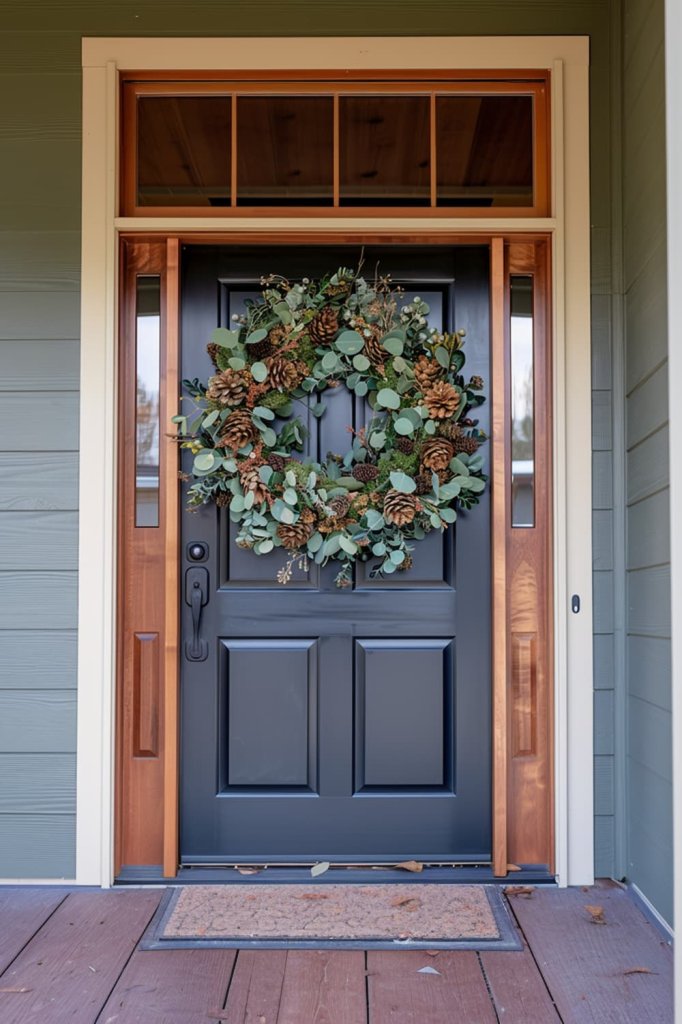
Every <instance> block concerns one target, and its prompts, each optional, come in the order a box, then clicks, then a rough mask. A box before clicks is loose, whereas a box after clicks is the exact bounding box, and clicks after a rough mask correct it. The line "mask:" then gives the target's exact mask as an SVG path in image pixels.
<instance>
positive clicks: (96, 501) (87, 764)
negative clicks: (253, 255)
mask: <svg viewBox="0 0 682 1024" xmlns="http://www.w3.org/2000/svg"><path fill="white" fill-rule="evenodd" d="M414 47H415V40H414V39H410V38H407V37H406V38H404V39H399V38H393V37H391V38H380V37H371V38H370V37H367V38H353V39H349V38H345V39H344V38H327V39H320V38H315V39H289V40H288V42H287V47H286V48H283V47H282V46H281V40H279V39H276V38H274V39H265V38H259V39H226V38H208V39H206V38H204V39H198V38H191V39H180V38H174V39H169V38H125V39H121V38H119V39H117V38H103V39H85V40H84V41H83V186H82V225H83V227H82V255H81V281H82V288H81V338H82V339H83V342H82V346H81V405H80V460H81V472H80V489H79V508H80V533H79V545H80V546H79V608H78V629H79V645H78V735H77V818H76V864H77V870H76V877H75V881H76V882H77V883H79V884H88V885H109V884H111V881H112V879H113V876H114V872H113V862H114V843H113V833H114V810H113V808H114V789H115V786H114V772H115V752H114V740H115V719H116V715H115V693H116V685H115V681H116V671H117V662H116V650H115V647H116V645H115V636H116V631H117V617H116V607H115V601H116V571H115V567H116V510H115V499H116V429H117V428H116V424H117V404H116V393H115V380H116V352H117V340H116V339H117V317H118V307H117V287H118V271H119V263H118V259H119V255H118V254H119V237H120V235H122V234H129V233H133V232H137V233H138V234H141V233H144V232H146V233H147V234H148V235H149V234H156V233H160V234H161V236H162V237H166V236H167V235H172V234H173V233H175V235H176V236H179V235H180V233H187V235H188V236H189V234H190V233H195V234H196V235H198V236H202V235H204V234H205V233H207V232H215V230H216V227H217V226H218V225H217V224H216V221H215V220H213V221H208V220H207V219H205V218H201V217H192V218H175V219H173V218H168V219H153V218H141V217H140V218H123V217H120V216H118V208H117V201H118V195H119V189H118V180H117V174H118V159H117V140H118V99H119V76H120V74H121V73H123V72H125V71H129V70H134V69H138V70H139V69H147V70H148V71H150V72H154V71H167V70H170V69H175V70H177V71H178V72H181V73H182V72H190V71H195V70H198V71H209V70H216V69H217V70H221V69H230V68H232V69H251V70H254V69H263V68H269V69H293V68H295V69H306V68H308V69H312V68H319V67H320V66H327V67H334V66H343V67H344V68H349V69H355V70H363V69H366V68H368V67H370V68H371V67H373V68H391V69H398V68H402V69H409V68H412V67H414V53H415V49H414ZM418 52H419V59H420V64H421V66H422V67H431V68H434V67H436V68H452V69H455V68H457V67H460V68H466V67H471V66H475V67H476V68H479V69H483V68H489V69H491V70H494V69H499V68H506V69H510V70H512V71H514V70H519V69H527V68H549V69H550V70H551V106H552V112H553V118H552V126H551V161H552V167H551V181H552V197H551V216H549V217H546V218H538V219H533V220H524V221H521V220H519V219H518V218H515V219H513V220H511V219H508V218H507V219H499V220H498V219H491V220H490V221H488V222H487V223H486V224H485V225H484V227H485V231H486V232H488V233H491V232H492V233H496V234H498V235H504V234H505V233H506V232H517V231H519V230H520V229H523V230H524V231H536V232H539V233H543V234H544V233H548V234H549V235H551V240H552V241H551V251H552V252H551V256H552V266H553V285H552V291H553V293H552V328H553V338H554V353H553V355H554V371H553V398H554V401H553V408H554V411H555V419H554V426H553V438H552V441H553V450H554V458H555V475H554V481H553V512H554V538H555V546H554V555H553V566H554V621H553V640H554V645H555V658H554V670H555V675H554V688H553V692H554V706H555V715H554V745H555V766H554V767H555V772H554V778H555V791H556V792H555V832H556V878H557V881H558V882H559V884H560V885H566V884H572V885H577V884H588V883H589V882H590V881H591V880H592V879H593V867H594V853H593V835H594V831H593V830H594V820H593V735H592V718H593V709H592V702H593V686H592V599H591V595H592V547H591V479H590V474H589V472H586V471H585V467H586V465H588V458H589V452H590V450H591V392H590V274H589V268H590V218H589V177H590V176H589V130H588V129H589V39H588V38H587V37H552V36H532V37H476V38H463V37H432V38H427V37H422V38H420V39H419V41H418ZM316 226H317V227H318V228H319V229H320V230H323V229H325V228H330V229H331V228H338V227H339V225H338V223H333V222H330V221H329V220H327V219H325V218H324V217H322V218H320V219H319V220H317V221H316ZM298 227H301V228H304V227H305V228H308V229H309V228H310V222H309V221H308V223H307V224H305V225H303V224H301V223H300V222H297V221H295V220H294V219H291V218H289V219H285V218H280V219H279V220H277V221H275V222H272V223H270V222H268V224H264V222H263V220H262V219H261V220H260V221H258V220H257V219H254V218H250V219H249V218H237V219H235V220H234V221H232V222H231V223H230V228H231V229H232V230H233V231H239V230H243V231H249V232H251V231H256V232H257V231H259V230H260V231H261V232H263V237H264V238H267V237H268V235H269V233H270V232H269V230H268V229H270V230H272V229H275V228H277V229H280V230H289V231H295V230H296V229H297V228H298ZM398 227H399V228H400V229H401V230H402V229H409V230H411V231H412V232H413V234H414V235H415V236H416V235H418V234H419V232H420V231H421V230H423V231H425V232H430V231H434V230H436V226H435V225H434V224H433V222H431V223H426V222H425V221H424V220H423V219H421V218H419V217H409V218H401V220H400V222H399V223H398V221H397V220H396V219H395V218H393V219H391V218H376V219H374V220H373V222H372V223H371V225H370V224H367V222H366V221H363V220H362V219H361V218H357V219H354V220H349V221H347V222H344V229H345V230H347V231H352V230H360V229H362V230H367V231H369V230H372V231H386V232H389V233H390V234H391V238H396V237H398V235H397V232H396V229H397V228H398ZM481 227H482V225H480V224H479V223H477V222H476V221H475V220H472V219H469V220H463V219H458V218H457V217H451V218H447V217H446V218H443V220H439V222H438V225H437V230H438V231H439V232H443V233H445V234H449V235H450V236H455V235H457V236H458V237H461V236H463V235H465V234H467V235H474V236H475V235H476V232H477V230H478V229H479V228H481ZM568 339H570V353H569V347H568ZM569 354H570V358H568V356H569ZM569 409H570V441H571V443H570V445H569V444H568V443H567V437H568V425H569V424H568V410H569ZM571 594H579V595H580V596H581V600H582V607H581V614H579V615H574V614H572V613H571V608H570V595H571Z"/></svg>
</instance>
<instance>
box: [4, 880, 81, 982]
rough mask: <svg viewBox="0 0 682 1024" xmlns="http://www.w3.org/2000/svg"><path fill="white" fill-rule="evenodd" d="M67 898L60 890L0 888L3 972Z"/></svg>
mask: <svg viewBox="0 0 682 1024" xmlns="http://www.w3.org/2000/svg"><path fill="white" fill-rule="evenodd" d="M66 897H67V893H66V892H64V891H63V890H59V889H28V890H27V889H24V888H21V889H14V888H7V889H0V921H2V928H1V929H0V974H2V972H3V971H4V970H6V969H7V967H8V966H9V964H10V963H11V962H12V960H14V958H15V957H16V956H18V955H19V953H20V952H21V951H22V949H23V948H24V946H25V945H26V944H27V942H29V941H30V940H31V939H32V938H33V936H34V935H35V934H36V932H37V931H38V929H39V928H40V927H41V925H43V924H44V922H45V921H47V919H48V918H49V917H50V915H51V914H53V913H54V911H55V910H56V909H57V907H58V906H59V904H60V903H63V902H64V900H65V899H66Z"/></svg>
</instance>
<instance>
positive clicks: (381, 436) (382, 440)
mask: <svg viewBox="0 0 682 1024" xmlns="http://www.w3.org/2000/svg"><path fill="white" fill-rule="evenodd" d="M369 443H370V446H371V447H372V448H375V449H376V450H377V451H380V450H381V449H382V448H383V447H384V445H385V444H386V434H385V432H384V431H383V430H375V431H374V433H373V434H370V435H369Z"/></svg>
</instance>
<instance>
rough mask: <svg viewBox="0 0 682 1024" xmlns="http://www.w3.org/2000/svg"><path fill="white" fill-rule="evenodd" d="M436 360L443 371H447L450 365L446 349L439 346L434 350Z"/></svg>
mask: <svg viewBox="0 0 682 1024" xmlns="http://www.w3.org/2000/svg"><path fill="white" fill-rule="evenodd" d="M436 360H437V362H439V363H440V365H441V366H442V367H443V368H444V369H445V370H447V368H448V367H449V365H450V353H449V352H448V350H447V349H446V348H443V346H442V345H439V346H438V348H437V349H436Z"/></svg>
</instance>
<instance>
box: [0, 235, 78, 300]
mask: <svg viewBox="0 0 682 1024" xmlns="http://www.w3.org/2000/svg"><path fill="white" fill-rule="evenodd" d="M80 248H81V240H80V232H79V231H0V251H2V252H11V253H12V262H11V264H10V265H9V266H8V267H6V268H5V269H4V270H3V273H2V276H1V277H0V295H1V294H2V293H3V292H10V291H14V292H23V291H30V292H35V291H46V292H55V291H75V292H77V291H78V290H79V288H80V260H81V253H80Z"/></svg>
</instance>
